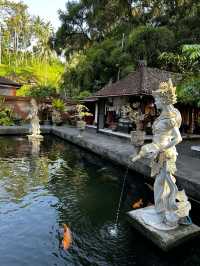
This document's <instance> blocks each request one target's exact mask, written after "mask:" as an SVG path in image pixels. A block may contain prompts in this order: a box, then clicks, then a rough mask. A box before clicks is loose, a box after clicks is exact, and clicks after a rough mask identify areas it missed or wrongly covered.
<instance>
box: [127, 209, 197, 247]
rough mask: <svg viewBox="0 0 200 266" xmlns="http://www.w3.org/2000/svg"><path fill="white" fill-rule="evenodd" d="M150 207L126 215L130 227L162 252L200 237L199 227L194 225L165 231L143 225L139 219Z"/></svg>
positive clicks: (180, 226)
mask: <svg viewBox="0 0 200 266" xmlns="http://www.w3.org/2000/svg"><path fill="white" fill-rule="evenodd" d="M151 210H152V207H146V208H142V209H138V210H133V211H130V212H128V213H127V215H128V220H129V222H130V223H131V225H132V226H133V227H134V228H135V229H137V230H138V231H140V232H141V233H142V234H143V235H144V236H145V237H147V238H148V239H149V240H151V241H152V242H153V243H154V244H156V245H157V246H158V247H159V248H161V249H162V250H164V251H168V250H170V249H172V248H173V247H176V246H178V245H180V244H182V243H183V242H185V241H187V240H189V239H191V238H193V237H195V236H198V235H200V227H198V226H197V225H195V224H191V225H187V226H186V225H179V226H178V227H177V228H175V229H172V230H169V231H165V230H158V229H156V228H154V227H152V226H149V225H147V224H146V223H145V221H144V219H142V218H141V217H142V216H143V215H144V214H145V215H146V213H148V212H149V211H151Z"/></svg>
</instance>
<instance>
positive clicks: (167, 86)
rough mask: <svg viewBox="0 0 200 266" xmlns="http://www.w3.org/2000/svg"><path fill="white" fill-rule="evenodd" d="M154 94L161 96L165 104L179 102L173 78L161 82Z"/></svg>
mask: <svg viewBox="0 0 200 266" xmlns="http://www.w3.org/2000/svg"><path fill="white" fill-rule="evenodd" d="M153 96H159V97H160V98H161V99H162V102H163V103H165V104H175V103H176V102H177V97H176V87H174V86H173V84H172V80H171V79H169V80H168V82H161V83H160V85H159V89H158V90H156V91H153Z"/></svg>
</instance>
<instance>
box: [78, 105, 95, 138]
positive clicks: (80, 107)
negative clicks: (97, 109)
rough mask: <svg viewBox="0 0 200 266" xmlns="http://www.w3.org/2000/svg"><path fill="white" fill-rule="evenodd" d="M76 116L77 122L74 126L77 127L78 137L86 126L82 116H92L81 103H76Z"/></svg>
mask: <svg viewBox="0 0 200 266" xmlns="http://www.w3.org/2000/svg"><path fill="white" fill-rule="evenodd" d="M75 116H76V117H77V122H76V126H77V128H78V129H79V137H81V136H82V132H83V131H84V130H85V127H86V122H85V121H84V118H85V117H86V116H92V114H91V113H89V109H88V108H87V107H86V106H85V105H82V104H78V105H76V115H75Z"/></svg>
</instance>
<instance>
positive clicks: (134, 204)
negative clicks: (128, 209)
mask: <svg viewBox="0 0 200 266" xmlns="http://www.w3.org/2000/svg"><path fill="white" fill-rule="evenodd" d="M142 206H143V199H139V200H138V201H137V202H135V203H133V205H132V208H133V209H139V208H140V207H142Z"/></svg>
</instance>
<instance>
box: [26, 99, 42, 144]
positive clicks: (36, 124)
mask: <svg viewBox="0 0 200 266" xmlns="http://www.w3.org/2000/svg"><path fill="white" fill-rule="evenodd" d="M30 103H31V112H30V114H29V115H28V117H27V119H30V120H31V130H30V133H32V134H31V135H29V136H28V137H29V139H33V138H36V139H43V136H42V135H40V120H39V117H38V106H37V102H36V100H35V99H31V102H30Z"/></svg>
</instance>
